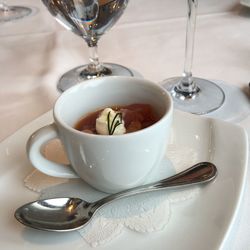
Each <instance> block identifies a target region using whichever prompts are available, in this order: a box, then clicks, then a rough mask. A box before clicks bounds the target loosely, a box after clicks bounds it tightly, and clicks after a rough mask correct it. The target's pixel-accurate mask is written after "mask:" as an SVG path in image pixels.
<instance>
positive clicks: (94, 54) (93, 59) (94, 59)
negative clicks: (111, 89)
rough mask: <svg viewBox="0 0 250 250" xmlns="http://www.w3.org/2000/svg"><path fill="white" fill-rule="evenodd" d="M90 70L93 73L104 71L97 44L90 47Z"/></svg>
mask: <svg viewBox="0 0 250 250" xmlns="http://www.w3.org/2000/svg"><path fill="white" fill-rule="evenodd" d="M89 60H90V64H89V70H90V71H91V72H93V73H96V72H99V71H101V69H102V65H101V63H100V61H99V57H98V51H97V44H95V45H93V46H89Z"/></svg>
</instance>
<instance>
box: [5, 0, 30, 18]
mask: <svg viewBox="0 0 250 250" xmlns="http://www.w3.org/2000/svg"><path fill="white" fill-rule="evenodd" d="M31 13H32V9H30V8H28V7H24V6H9V5H7V4H6V3H5V2H4V1H0V23H1V22H9V21H13V20H16V19H20V18H23V17H25V16H28V15H30V14H31Z"/></svg>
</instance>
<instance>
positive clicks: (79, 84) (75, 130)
mask: <svg viewBox="0 0 250 250" xmlns="http://www.w3.org/2000/svg"><path fill="white" fill-rule="evenodd" d="M103 78H105V80H108V79H118V80H119V79H123V80H128V81H131V80H135V81H137V82H139V81H140V82H143V84H146V85H151V86H153V87H156V88H158V89H159V90H161V91H162V93H164V95H165V96H166V97H167V98H168V101H169V107H168V108H167V111H166V112H165V113H164V115H163V116H162V117H161V118H160V119H159V120H158V121H157V122H155V123H154V124H152V125H150V126H149V127H146V128H144V129H140V130H138V131H135V132H131V133H125V134H121V135H100V134H90V133H84V132H82V131H79V130H77V129H75V128H73V127H71V126H70V125H68V124H67V123H66V122H64V121H63V120H62V119H61V118H59V117H58V116H57V109H58V105H59V103H60V101H61V100H62V98H64V96H66V95H69V94H70V93H72V92H77V89H79V88H81V87H83V86H84V85H86V84H88V85H89V84H94V83H96V84H98V82H99V81H101V80H103V79H101V78H94V79H90V80H87V81H84V82H81V83H78V84H77V85H75V86H73V87H71V88H69V89H67V90H66V91H64V92H63V93H62V94H61V96H59V97H58V99H57V100H56V103H55V105H54V108H53V117H54V121H55V122H56V124H59V125H60V126H62V127H63V128H65V129H67V130H69V131H70V132H71V133H74V134H77V135H79V136H84V137H85V136H86V137H93V138H103V139H107V138H121V137H129V136H135V135H139V134H142V133H145V132H144V131H148V130H150V129H154V127H155V126H159V125H160V124H161V123H162V122H163V121H164V120H165V119H167V118H168V117H169V116H171V115H172V113H173V100H172V97H171V96H170V94H169V93H168V92H167V91H166V90H165V89H164V88H163V87H162V86H161V85H159V84H157V83H154V82H152V81H150V80H147V79H144V78H137V77H126V76H105V77H103ZM91 82H94V83H91ZM103 84H104V83H103Z"/></svg>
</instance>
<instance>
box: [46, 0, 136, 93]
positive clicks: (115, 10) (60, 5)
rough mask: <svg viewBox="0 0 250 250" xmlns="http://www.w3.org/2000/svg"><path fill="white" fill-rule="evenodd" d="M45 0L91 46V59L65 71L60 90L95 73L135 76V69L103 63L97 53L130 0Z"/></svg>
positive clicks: (94, 75)
mask: <svg viewBox="0 0 250 250" xmlns="http://www.w3.org/2000/svg"><path fill="white" fill-rule="evenodd" d="M42 2H43V3H44V4H45V6H46V7H47V8H48V10H49V11H50V13H51V14H52V15H53V16H54V17H55V18H56V20H57V21H58V22H59V23H60V24H62V25H63V26H64V27H66V28H67V29H69V30H71V31H73V32H74V33H75V34H76V35H78V36H80V37H82V38H83V39H84V40H85V41H86V43H87V45H88V48H89V60H90V63H89V64H87V65H83V66H79V67H77V68H74V69H72V70H70V71H68V72H66V73H65V74H64V75H63V76H62V77H61V78H60V80H59V83H58V86H57V87H58V89H59V90H60V91H64V90H66V89H68V88H69V87H71V86H73V85H75V84H77V83H79V82H81V81H83V80H87V79H91V78H95V77H100V76H109V75H123V76H133V72H132V71H131V70H130V69H128V68H126V67H124V66H122V65H118V64H114V63H104V64H101V63H100V61H99V57H98V53H97V43H98V41H99V39H100V37H101V36H102V35H103V34H104V33H105V32H106V31H107V30H108V29H110V28H111V27H112V26H113V25H114V24H115V23H116V22H117V20H118V19H119V18H120V17H121V15H122V14H123V12H124V10H125V8H126V7H127V4H128V0H42Z"/></svg>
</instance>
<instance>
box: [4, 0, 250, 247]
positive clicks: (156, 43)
mask: <svg viewBox="0 0 250 250" xmlns="http://www.w3.org/2000/svg"><path fill="white" fill-rule="evenodd" d="M7 2H8V3H10V4H20V3H22V4H23V5H27V6H32V7H33V8H34V11H35V14H34V15H32V16H30V17H27V18H25V19H22V20H18V21H15V22H9V23H4V24H3V23H1V24H0V141H3V140H4V139H5V138H7V137H8V136H10V135H11V134H13V133H14V132H15V131H17V130H18V129H19V128H21V127H22V126H23V125H25V124H27V123H29V122H31V121H32V120H34V119H35V118H36V117H39V116H40V115H42V114H43V113H45V112H47V111H48V110H50V109H51V108H52V107H53V104H54V102H55V100H56V99H57V97H58V96H59V95H60V93H59V92H58V91H57V89H56V84H57V81H58V79H59V77H60V76H61V75H62V74H63V73H65V72H66V71H67V70H69V69H72V68H74V67H76V66H79V65H81V64H85V63H87V62H88V48H87V45H86V44H85V42H84V41H83V40H82V39H81V38H79V37H77V36H75V35H74V34H73V33H71V32H69V31H66V30H65V29H63V27H61V26H60V25H59V24H57V22H56V21H55V20H54V19H53V18H52V17H51V15H50V14H49V13H48V11H47V10H46V9H45V7H44V6H43V5H42V3H41V2H40V1H39V0H22V1H14V0H13V1H7ZM186 9H187V6H186V1H184V0H177V1H172V0H155V1H145V0H130V3H129V5H128V8H127V10H126V12H125V13H124V15H123V16H122V18H121V19H120V20H119V22H118V23H117V24H116V25H115V26H114V27H113V28H112V29H111V30H110V31H109V32H107V33H106V34H105V35H104V36H103V37H102V38H101V39H100V42H99V56H100V59H101V61H105V62H114V63H118V64H122V65H125V66H127V67H130V68H132V69H134V70H136V71H138V72H139V73H140V74H141V75H143V77H145V78H146V79H149V80H152V81H154V82H160V81H162V80H163V79H166V78H170V77H173V76H178V75H180V74H181V73H182V70H183V62H184V47H185V29H186ZM198 14H199V15H198V18H197V29H196V37H195V52H194V60H193V70H192V71H193V75H195V76H198V77H203V78H209V79H217V80H222V81H224V82H226V83H228V84H229V85H232V86H236V87H238V88H240V89H242V91H243V92H245V93H246V94H248V95H249V89H248V83H249V81H250V35H249V34H250V33H249V30H250V8H249V9H248V8H247V7H243V6H241V5H240V4H239V1H237V0H221V1H217V0H210V1H208V0H200V1H199V11H198ZM124 52H125V53H124ZM232 105H233V104H232ZM241 124H243V125H244V127H246V128H247V129H249V128H250V119H249V117H245V119H244V121H242V123H241ZM247 188H248V185H247ZM246 193H247V194H249V190H246ZM246 196H247V195H246V194H245V199H244V202H243V203H244V205H243V206H244V207H243V210H244V209H245V210H246V209H247V206H248V204H250V201H248V198H247V197H246ZM248 211H250V205H249V210H248ZM245 214H246V213H245ZM246 215H247V214H246ZM249 215H250V214H249ZM248 217H250V216H248ZM249 225H250V218H249V219H247V218H246V219H244V220H241V223H240V225H238V226H237V227H235V228H234V230H232V233H231V240H229V243H228V249H250V240H249V237H248V234H247V233H250V227H249ZM232 242H233V243H232ZM232 244H233V245H232ZM232 246H233V248H231V247H232Z"/></svg>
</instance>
